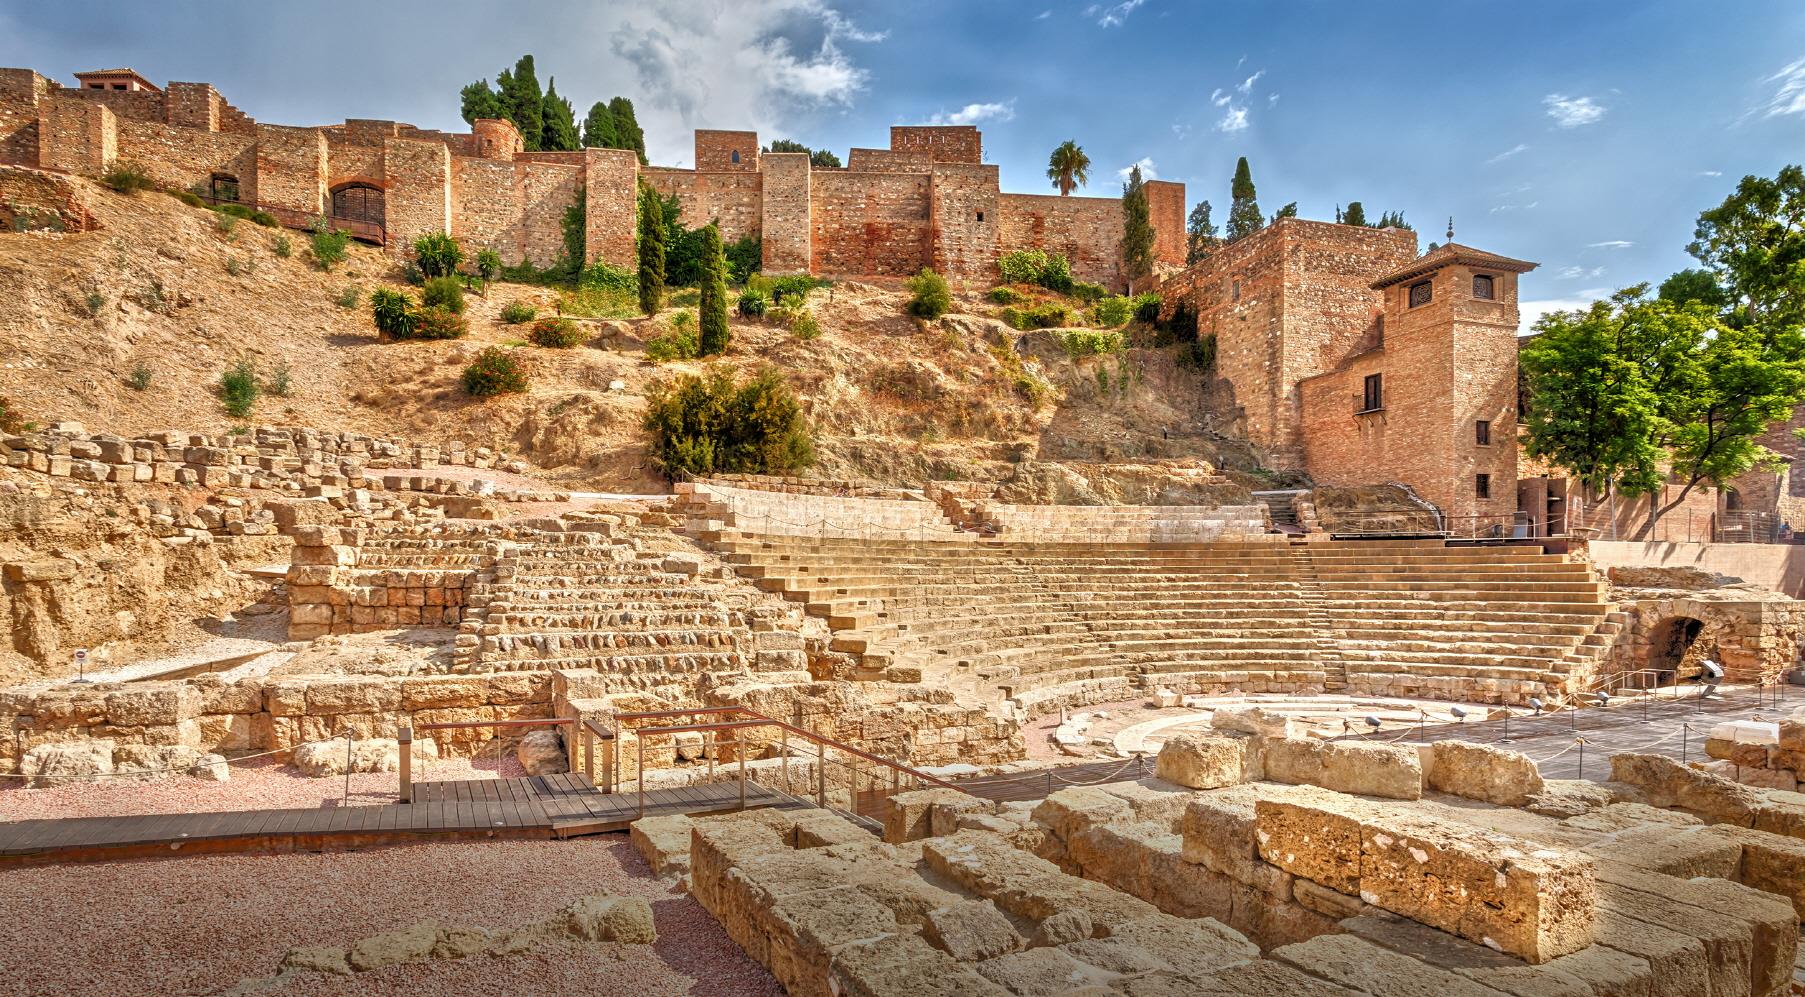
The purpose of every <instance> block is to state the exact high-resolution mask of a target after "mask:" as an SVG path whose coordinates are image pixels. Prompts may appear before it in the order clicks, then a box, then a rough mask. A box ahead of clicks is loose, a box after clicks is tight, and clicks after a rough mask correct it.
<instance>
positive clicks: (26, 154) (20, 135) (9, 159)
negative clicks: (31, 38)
mask: <svg viewBox="0 0 1805 997" xmlns="http://www.w3.org/2000/svg"><path fill="white" fill-rule="evenodd" d="M55 88H56V84H54V83H52V82H51V81H49V80H47V79H45V78H43V77H42V76H39V75H38V74H37V73H34V72H32V71H31V70H29V69H0V163H11V164H15V165H18V166H37V165H38V104H39V102H40V101H42V100H44V99H45V98H46V97H47V96H48V95H49V94H50V92H51V91H52V90H54V89H55Z"/></svg>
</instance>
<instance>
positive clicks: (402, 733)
mask: <svg viewBox="0 0 1805 997" xmlns="http://www.w3.org/2000/svg"><path fill="white" fill-rule="evenodd" d="M395 745H396V746H397V747H399V748H400V749H401V751H400V754H399V755H398V757H397V762H398V764H399V766H400V769H401V793H400V796H401V802H402V803H412V802H414V729H413V728H412V727H402V728H401V729H399V730H397V731H395Z"/></svg>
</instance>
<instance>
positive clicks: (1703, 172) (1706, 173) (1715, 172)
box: [1698, 170, 1724, 177]
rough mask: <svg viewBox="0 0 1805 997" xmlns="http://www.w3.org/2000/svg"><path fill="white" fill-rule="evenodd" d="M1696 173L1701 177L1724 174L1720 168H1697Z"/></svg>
mask: <svg viewBox="0 0 1805 997" xmlns="http://www.w3.org/2000/svg"><path fill="white" fill-rule="evenodd" d="M1698 175H1699V176H1701V177H1721V176H1723V175H1724V171H1722V170H1699V171H1698Z"/></svg>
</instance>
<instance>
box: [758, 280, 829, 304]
mask: <svg viewBox="0 0 1805 997" xmlns="http://www.w3.org/2000/svg"><path fill="white" fill-rule="evenodd" d="M829 283H830V282H829V281H826V280H821V279H818V278H815V277H811V276H809V275H808V274H805V273H793V274H785V275H784V276H782V277H779V278H777V279H776V280H773V281H772V282H771V303H772V304H777V305H781V304H783V303H784V302H785V301H786V300H789V299H792V298H793V299H795V300H796V301H799V302H801V301H807V300H808V296H809V292H810V291H813V290H814V289H815V288H817V287H826V286H827V285H828V284H829Z"/></svg>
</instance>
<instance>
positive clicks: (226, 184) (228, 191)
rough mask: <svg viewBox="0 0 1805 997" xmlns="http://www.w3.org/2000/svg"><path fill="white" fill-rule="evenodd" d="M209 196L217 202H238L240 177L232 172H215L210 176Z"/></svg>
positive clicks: (208, 183)
mask: <svg viewBox="0 0 1805 997" xmlns="http://www.w3.org/2000/svg"><path fill="white" fill-rule="evenodd" d="M207 197H208V199H209V200H211V201H212V202H213V203H215V204H237V203H238V178H237V177H235V176H233V175H232V174H230V173H215V174H213V175H212V176H211V177H208V178H207Z"/></svg>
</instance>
